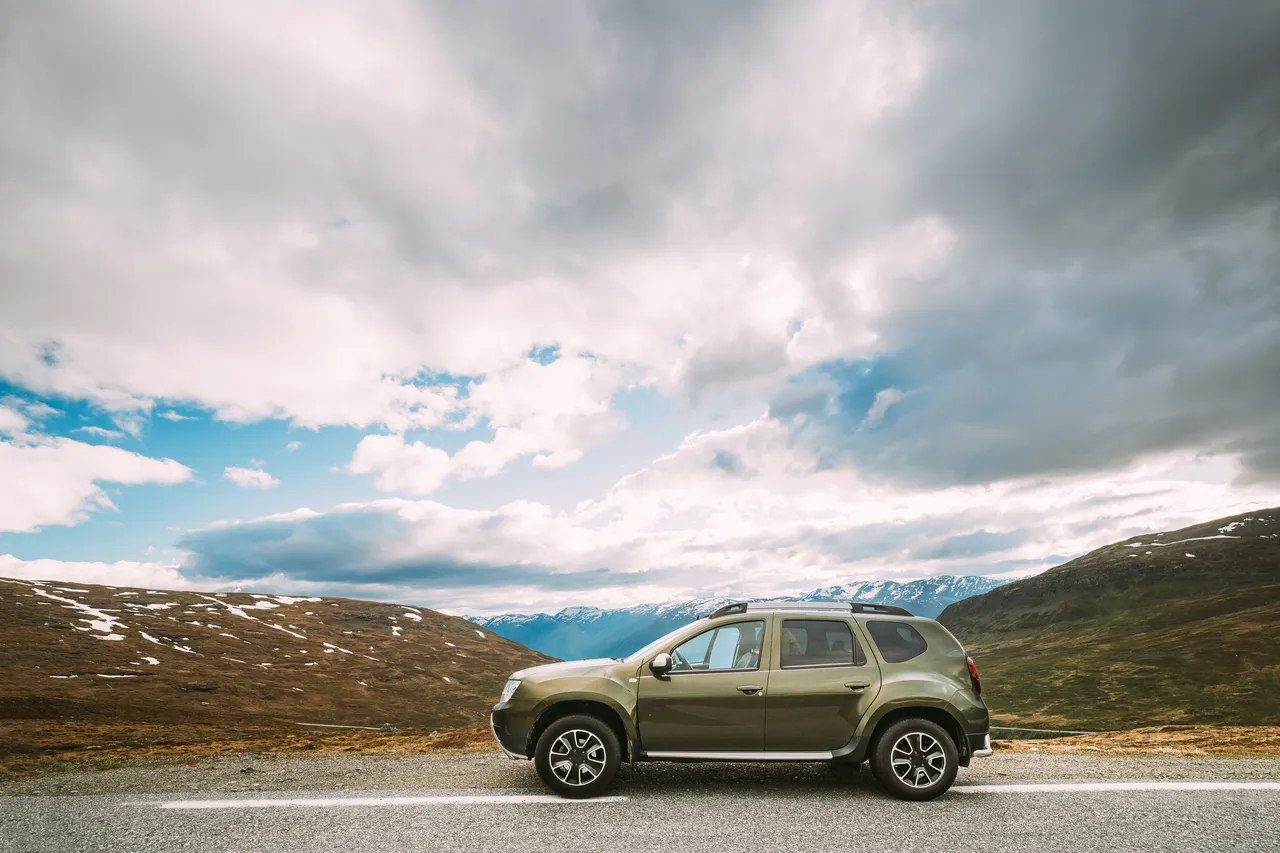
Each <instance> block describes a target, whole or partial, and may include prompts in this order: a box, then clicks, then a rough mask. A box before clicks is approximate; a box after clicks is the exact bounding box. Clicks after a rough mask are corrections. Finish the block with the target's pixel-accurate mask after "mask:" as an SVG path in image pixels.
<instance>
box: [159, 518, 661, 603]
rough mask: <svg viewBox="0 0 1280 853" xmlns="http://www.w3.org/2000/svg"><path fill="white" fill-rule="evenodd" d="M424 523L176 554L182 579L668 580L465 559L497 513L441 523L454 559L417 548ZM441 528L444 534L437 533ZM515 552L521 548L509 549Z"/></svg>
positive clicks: (343, 528) (602, 583)
mask: <svg viewBox="0 0 1280 853" xmlns="http://www.w3.org/2000/svg"><path fill="white" fill-rule="evenodd" d="M431 524H432V522H430V521H427V522H412V521H407V520H405V519H404V518H402V517H401V516H399V515H398V514H397V513H396V512H395V510H394V509H389V508H387V507H383V506H378V505H372V506H361V507H353V508H349V509H339V510H334V511H331V512H329V513H325V514H323V515H315V516H309V517H292V518H289V517H284V518H274V519H261V520H258V521H253V522H245V523H241V524H233V525H223V526H218V527H211V528H207V529H204V530H199V531H195V532H192V533H188V534H186V535H184V536H183V537H182V538H181V539H179V541H178V543H177V547H178V548H179V549H181V550H183V551H185V552H187V557H186V559H185V560H184V563H183V566H182V572H183V574H184V575H186V576H187V577H190V578H192V579H201V580H216V581H252V580H257V579H262V578H267V577H271V576H273V575H278V574H282V575H285V576H287V577H289V578H291V579H292V580H295V581H303V582H310V583H318V584H356V585H387V586H404V587H414V588H417V589H423V590H465V589H470V588H476V587H531V588H535V589H539V590H557V591H574V590H591V589H600V588H605V587H618V586H629V585H638V584H642V583H653V582H660V581H662V580H664V579H667V578H669V577H670V575H671V573H670V572H665V571H644V572H619V571H611V570H610V569H609V568H607V567H603V566H601V567H592V568H583V569H576V570H565V569H563V568H561V567H557V566H547V565H542V564H538V563H525V562H516V561H514V560H512V561H503V560H498V559H492V558H487V559H486V558H483V557H468V556H466V554H467V552H468V550H474V547H475V546H476V545H477V544H478V543H484V542H492V541H493V540H495V539H500V538H501V537H502V535H503V530H504V527H505V526H506V524H507V519H506V518H505V517H504V516H503V515H502V514H501V513H500V512H497V513H493V514H490V515H482V516H480V517H469V518H467V519H466V520H457V521H453V522H450V523H441V527H439V528H436V529H440V530H441V531H442V537H441V538H444V537H445V536H454V537H456V536H457V535H459V534H461V535H462V536H463V537H464V541H463V542H462V543H461V544H455V546H454V547H453V549H452V553H450V552H449V549H445V548H440V549H436V550H433V549H432V548H431V547H429V546H426V547H424V546H421V545H415V544H414V542H415V541H416V539H415V537H417V536H419V535H421V534H422V533H423V532H424V531H426V532H427V533H428V535H430V530H431ZM445 524H447V526H448V530H447V531H444V530H443V527H444V526H445ZM455 541H456V540H455ZM468 546H471V547H470V548H469V547H468ZM513 550H522V551H527V550H528V549H527V547H521V546H519V545H515V546H513Z"/></svg>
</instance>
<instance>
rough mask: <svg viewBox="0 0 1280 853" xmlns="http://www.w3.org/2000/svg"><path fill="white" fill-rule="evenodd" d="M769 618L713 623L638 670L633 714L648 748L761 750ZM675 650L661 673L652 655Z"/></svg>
mask: <svg viewBox="0 0 1280 853" xmlns="http://www.w3.org/2000/svg"><path fill="white" fill-rule="evenodd" d="M765 636H766V620H765V619H762V618H755V619H742V620H738V621H734V622H727V623H722V624H720V625H717V626H715V627H713V628H708V629H707V630H706V631H703V632H701V633H699V634H696V635H694V636H693V637H691V638H690V639H688V640H685V641H684V642H682V643H680V644H679V645H678V646H675V647H674V648H672V649H657V650H655V651H654V652H653V654H652V655H650V656H649V658H648V659H646V660H645V661H644V663H643V664H642V665H641V668H640V676H639V679H640V682H639V691H638V700H637V707H636V720H637V724H638V726H639V730H640V742H641V744H642V745H643V747H644V750H645V752H649V753H653V752H759V751H761V750H762V749H764V702H765V693H766V690H767V687H768V675H769V672H768V670H767V669H766V667H765V666H764V656H763V655H762V654H761V652H762V651H763V649H764V640H765ZM660 652H668V653H670V654H671V656H672V659H673V662H674V668H673V669H672V670H671V672H669V673H668V674H667V675H665V676H663V677H661V678H659V677H656V676H654V674H653V673H652V672H651V671H650V670H649V660H651V659H652V658H653V657H656V656H657V655H658V654H659V653H660Z"/></svg>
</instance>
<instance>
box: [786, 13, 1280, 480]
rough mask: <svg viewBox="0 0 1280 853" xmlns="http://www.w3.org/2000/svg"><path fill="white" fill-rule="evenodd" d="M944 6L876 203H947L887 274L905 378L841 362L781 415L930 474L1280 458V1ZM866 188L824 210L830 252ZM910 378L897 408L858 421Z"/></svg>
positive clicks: (908, 470) (984, 476)
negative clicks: (882, 420)
mask: <svg viewBox="0 0 1280 853" xmlns="http://www.w3.org/2000/svg"><path fill="white" fill-rule="evenodd" d="M931 29H932V32H933V34H934V37H935V47H936V48H937V50H938V53H937V54H936V56H935V62H934V64H933V66H932V67H931V69H930V71H929V73H928V76H927V78H926V81H925V83H924V86H923V88H922V90H921V91H920V92H919V93H917V95H916V97H915V98H914V99H913V100H912V102H911V106H910V108H909V111H908V112H907V113H906V114H904V115H902V116H900V117H899V118H898V120H897V121H895V122H894V123H893V125H892V127H891V128H890V129H888V130H887V131H885V148H884V150H885V151H886V152H887V157H888V159H887V167H888V168H889V170H890V171H892V172H893V173H894V174H896V175H898V176H899V179H898V183H897V186H896V192H895V193H894V195H893V197H892V198H891V199H889V200H887V201H886V200H883V199H881V200H878V201H877V202H876V205H877V206H880V207H883V206H885V205H888V206H890V207H891V208H892V209H893V211H894V213H895V215H896V216H899V217H908V216H911V215H928V214H932V215H935V216H938V217H940V218H941V220H942V221H944V222H945V223H946V225H947V226H948V227H949V228H950V229H952V230H953V231H954V233H955V235H956V244H955V249H954V252H953V254H952V256H951V257H950V258H948V261H947V264H946V269H945V271H944V272H941V273H936V274H933V275H930V276H928V277H926V278H924V279H923V280H919V281H911V282H904V283H900V285H899V287H898V288H897V290H896V291H895V292H894V293H893V294H892V295H891V296H890V297H889V303H890V304H889V308H888V310H887V311H886V312H885V314H884V318H883V319H884V321H883V323H882V324H880V325H879V327H878V331H879V333H880V340H881V343H882V345H883V348H884V350H885V351H886V352H887V354H888V356H887V357H889V358H891V360H892V363H893V365H894V367H895V373H894V375H893V376H892V378H891V381H887V382H883V383H880V384H875V383H874V381H873V380H874V379H875V377H868V376H866V375H865V371H864V370H863V369H862V366H861V365H859V364H853V363H849V364H845V363H834V364H831V365H827V366H826V367H825V368H821V369H819V370H818V371H815V373H816V374H820V375H821V376H823V377H824V378H825V379H827V380H834V381H835V382H836V387H835V388H833V389H829V390H828V391H827V393H825V394H823V395H819V396H817V397H815V398H811V399H810V400H809V401H808V405H807V406H804V405H802V406H800V407H799V408H797V407H796V405H795V403H794V401H795V400H797V399H804V395H803V393H802V390H800V389H802V388H803V387H804V384H803V383H801V385H800V388H799V389H798V388H795V387H793V388H791V389H789V390H788V392H787V394H788V397H787V399H786V400H783V401H781V402H780V404H779V405H778V406H776V407H775V411H776V412H777V414H778V416H781V417H790V416H792V415H794V414H795V413H796V412H797V411H804V412H807V413H808V414H809V415H810V418H809V422H808V424H807V425H806V426H804V427H803V428H802V429H801V431H800V434H801V436H803V437H804V438H805V439H806V440H810V441H812V442H813V443H814V444H815V445H817V446H819V447H821V448H823V449H824V450H825V451H826V452H827V454H828V455H829V456H832V457H837V458H839V460H840V463H841V464H857V465H859V466H862V467H865V468H867V469H869V470H873V471H876V472H878V473H880V474H881V475H883V476H887V477H890V478H892V479H899V480H906V481H910V482H915V483H919V484H930V485H936V484H943V483H955V482H962V483H980V482H986V481H990V480H993V479H999V478H1003V477H1011V476H1030V475H1038V474H1049V473H1055V472H1072V471H1084V470H1102V469H1107V468H1110V467H1114V466H1116V465H1121V464H1125V463H1127V462H1129V461H1131V460H1133V459H1135V458H1138V457H1141V456H1143V455H1145V454H1150V453H1156V452H1161V451H1168V450H1179V449H1180V450H1190V451H1207V452H1220V451H1227V452H1233V453H1238V454H1240V455H1241V457H1242V460H1243V463H1244V465H1245V474H1244V476H1245V477H1246V478H1251V479H1270V480H1277V479H1280V427H1277V424H1280V50H1277V49H1276V45H1277V44H1280V4H1275V3H1262V2H1258V3H1251V2H1231V3H1226V4H1203V3H1191V2H1175V3H1167V2H1160V3H1156V2H1153V3H1111V2H1106V3H1099V2H1081V3H1036V4H1033V3H1022V2H1019V3H1010V4H1004V5H1003V6H993V5H992V4H956V5H950V6H946V7H943V8H942V9H941V10H940V11H939V12H937V13H935V15H934V17H933V19H932V21H931ZM890 152H892V153H890ZM870 207H871V205H870V204H868V203H866V202H864V201H863V200H861V199H857V198H853V199H845V200H840V201H837V202H834V203H833V204H832V205H830V206H829V207H828V208H827V209H826V211H825V216H823V217H821V218H820V220H819V221H820V222H822V223H823V227H822V229H821V234H820V236H819V237H818V238H817V239H816V240H815V243H814V245H813V247H812V251H811V257H812V258H814V259H815V263H817V264H819V265H820V264H821V263H822V259H823V258H825V257H826V256H827V255H829V254H832V253H834V252H836V251H837V250H838V248H839V246H840V244H841V240H842V235H843V234H845V233H848V231H849V229H851V228H856V227H859V226H860V225H861V224H863V222H864V220H865V219H866V217H867V216H868V215H870V214H869V208H870ZM871 212H872V213H876V214H877V215H879V213H881V212H882V211H871ZM869 383H870V384H869ZM810 384H812V382H810ZM890 386H892V387H897V388H898V389H899V390H902V391H910V392H912V393H911V394H909V395H908V396H907V397H906V398H904V399H903V400H902V401H901V402H899V403H897V404H896V405H894V406H893V407H892V408H891V409H890V410H889V411H890V412H891V413H892V415H893V418H892V422H891V428H885V426H884V425H872V424H866V423H864V418H865V416H866V413H867V409H868V405H869V402H870V400H871V399H873V398H874V394H875V392H876V391H878V390H882V389H883V388H885V387H890ZM833 410H834V413H831V412H832V411H833Z"/></svg>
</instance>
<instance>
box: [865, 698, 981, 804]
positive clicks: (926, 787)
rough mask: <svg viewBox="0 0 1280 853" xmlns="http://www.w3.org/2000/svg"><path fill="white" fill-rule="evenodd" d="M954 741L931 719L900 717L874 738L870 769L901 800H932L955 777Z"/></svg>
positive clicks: (957, 757) (957, 762)
mask: <svg viewBox="0 0 1280 853" xmlns="http://www.w3.org/2000/svg"><path fill="white" fill-rule="evenodd" d="M958 766H959V754H958V753H957V751H956V745H955V741H953V740H952V739H951V735H949V734H947V732H946V730H945V729H943V728H942V726H940V725H938V724H937V723H935V722H933V721H931V720H924V719H919V718H915V719H907V720H900V721H899V722H896V723H894V724H893V725H891V726H889V728H887V729H885V730H884V732H883V733H881V735H880V737H879V738H877V740H876V744H875V747H874V749H873V750H872V754H871V771H872V772H873V773H875V776H876V779H878V780H880V784H881V785H883V786H884V787H885V788H886V789H887V790H888V791H889V793H890V794H893V795H894V796H895V797H897V798H898V799H901V800H932V799H933V798H934V797H936V796H938V795H939V794H941V793H942V792H943V791H945V790H947V789H948V788H950V787H951V783H952V782H954V781H955V779H956V769H957V767H958Z"/></svg>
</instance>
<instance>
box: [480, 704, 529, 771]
mask: <svg viewBox="0 0 1280 853" xmlns="http://www.w3.org/2000/svg"><path fill="white" fill-rule="evenodd" d="M502 717H503V714H502V712H501V711H494V712H493V713H491V714H490V715H489V731H491V732H493V739H494V740H496V741H497V742H498V746H500V747H501V748H502V751H503V752H504V753H505V754H506V756H507V758H514V759H518V760H521V761H528V760H529V756H527V755H525V754H523V753H522V752H521V747H520V745H518V744H516V742H515V740H514V739H513V738H512V737H511V735H510V733H509V732H508V731H507V727H506V725H505V724H504V721H503V719H502Z"/></svg>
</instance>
